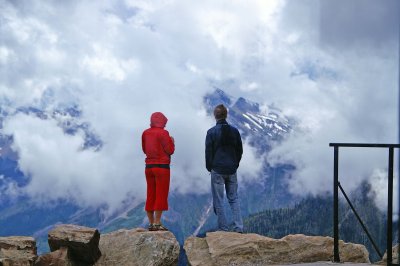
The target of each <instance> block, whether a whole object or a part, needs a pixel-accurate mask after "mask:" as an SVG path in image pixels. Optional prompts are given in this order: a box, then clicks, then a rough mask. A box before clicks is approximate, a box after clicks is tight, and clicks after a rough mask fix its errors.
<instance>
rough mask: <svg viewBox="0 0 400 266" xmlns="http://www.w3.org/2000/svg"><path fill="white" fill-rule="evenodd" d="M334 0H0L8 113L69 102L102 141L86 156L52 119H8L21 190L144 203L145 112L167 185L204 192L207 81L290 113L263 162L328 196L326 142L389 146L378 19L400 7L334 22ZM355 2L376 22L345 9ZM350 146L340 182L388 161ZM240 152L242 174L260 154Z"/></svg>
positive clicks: (1, 72)
mask: <svg viewBox="0 0 400 266" xmlns="http://www.w3.org/2000/svg"><path fill="white" fill-rule="evenodd" d="M327 2H329V3H328V4H327ZM334 2H335V1H318V0H303V1H283V0H282V1H278V0H276V1H272V0H271V1H262V0H260V1H252V2H251V3H250V2H248V1H244V0H243V1H228V0H221V1H211V0H210V1H201V2H196V1H174V0H168V1H167V0H160V1H151V2H149V1H138V0H126V1H124V2H122V1H119V2H118V3H115V2H112V1H101V2H86V1H83V2H82V1H68V2H42V1H40V2H38V1H35V2H31V1H6V0H0V10H1V11H0V20H1V21H2V23H1V24H0V36H1V37H0V42H1V43H0V67H1V69H0V76H1V78H0V100H2V101H4V102H7V104H8V105H9V107H10V110H13V109H15V108H17V107H20V106H29V105H34V106H40V107H41V108H44V109H45V110H47V111H49V112H51V111H52V109H53V108H55V107H57V106H59V105H68V104H71V103H77V104H78V105H79V107H80V108H81V109H82V116H83V117H82V118H81V119H82V120H83V121H87V122H89V123H90V126H91V129H92V130H93V131H94V132H95V133H96V134H97V135H98V136H99V137H100V138H101V139H102V140H103V142H104V146H103V148H102V149H101V150H100V151H98V152H95V151H92V150H82V149H80V147H81V145H82V143H83V137H82V135H80V134H77V135H76V136H69V135H66V134H64V133H63V132H62V131H61V129H60V128H58V126H57V124H56V123H55V122H54V121H51V120H50V121H41V120H39V119H37V118H35V117H32V116H29V115H14V116H10V117H9V119H8V120H7V121H6V122H5V127H4V130H3V131H4V132H5V133H8V134H13V135H14V137H15V143H14V148H15V149H16V150H18V151H19V153H20V160H19V163H20V166H21V169H22V170H23V171H24V172H25V173H26V174H29V175H31V177H32V181H31V182H30V184H29V185H28V186H27V187H26V188H24V189H23V191H22V192H24V193H27V194H28V195H31V196H33V197H35V198H38V199H42V200H46V198H49V199H56V198H57V197H61V198H68V199H71V200H73V201H76V202H78V203H80V204H82V205H96V204H102V203H107V204H109V205H110V206H111V207H116V206H118V204H119V203H120V202H121V201H123V200H124V198H126V197H127V195H134V196H135V197H137V198H143V197H144V194H145V193H144V187H145V183H144V177H143V160H144V156H143V154H142V151H141V147H140V136H141V133H142V131H143V130H144V129H145V128H146V127H148V125H149V117H150V115H151V113H152V112H155V111H162V112H164V113H165V115H166V116H167V117H168V118H169V122H168V124H167V129H168V130H169V131H170V134H171V135H173V136H174V137H175V139H176V145H177V150H176V154H175V155H174V156H173V163H172V165H173V166H172V167H173V168H172V169H173V170H172V173H173V174H172V183H171V185H172V188H173V189H176V190H177V191H180V192H187V191H191V192H193V191H199V192H206V191H208V186H209V177H208V175H207V172H206V171H205V169H204V147H203V145H204V137H205V133H206V130H207V129H208V128H209V127H210V126H212V125H213V123H214V121H213V120H212V119H211V118H210V117H207V116H206V115H205V112H204V110H203V107H202V97H203V96H204V94H205V93H206V92H209V91H210V90H212V87H213V85H216V86H219V87H221V88H223V89H225V90H227V91H228V92H229V94H232V95H235V96H237V97H238V96H244V97H246V98H249V99H252V100H254V101H257V102H260V103H261V104H263V105H265V106H266V105H268V104H271V103H273V104H275V105H276V106H278V107H280V108H281V109H282V110H283V112H284V113H285V114H287V115H289V116H291V117H294V118H295V119H296V120H297V121H298V124H297V125H298V127H297V128H296V132H295V133H294V134H293V135H292V136H290V137H289V138H288V139H287V140H286V141H285V142H283V143H282V144H281V145H278V146H276V147H275V148H274V150H273V151H272V153H271V154H270V155H269V157H268V158H267V159H268V160H269V161H270V162H271V163H281V162H291V163H293V164H294V165H295V166H296V169H297V170H296V171H295V172H294V174H293V177H292V179H291V182H290V183H289V185H290V188H291V190H292V192H293V193H297V194H304V193H312V194H318V193H323V192H325V191H330V189H331V183H332V164H333V156H332V154H333V151H332V149H331V148H329V147H328V143H329V142H339V141H342V142H350V141H352V142H353V141H354V142H397V127H398V125H397V122H393V121H397V98H396V97H397V83H396V82H397V63H398V61H397V59H396V58H397V48H396V47H397V39H396V38H397V37H393V36H392V35H393V33H394V32H396V27H394V29H393V27H392V26H391V27H386V26H387V24H386V22H385V21H384V20H383V19H379V18H383V17H384V16H386V17H389V18H391V19H389V20H388V21H392V22H393V20H395V19H396V18H397V15H398V14H397V13H396V14H395V13H393V12H392V11H391V10H392V9H394V8H393V6H394V7H396V6H397V7H398V4H396V1H389V0H388V1H385V3H386V5H383V6H384V7H381V8H380V9H379V10H378V11H379V12H378V11H376V4H374V3H373V1H363V2H362V4H361V3H359V2H358V4H348V3H346V2H345V1H343V2H341V5H340V8H342V7H343V6H346V5H347V7H348V8H350V10H349V9H345V10H346V12H342V13H340V16H341V17H343V18H342V20H341V21H342V22H340V23H342V24H340V25H339V24H335V21H337V20H334V19H332V18H333V17H336V16H337V14H336V13H335V12H336V11H337V9H335V8H334V7H333V6H331V4H332V3H334ZM356 2H357V1H356ZM357 8H362V14H367V11H370V12H371V13H372V14H374V16H372V17H371V18H370V17H369V16H362V17H361V18H360V19H359V20H357V17H356V16H354V18H353V17H351V16H349V14H353V13H352V12H356V11H357ZM368 8H370V9H371V10H368ZM368 14H369V13H368ZM338 23H339V22H338ZM343 23H345V24H343ZM363 23H364V24H366V25H370V27H372V26H375V28H376V29H385V32H382V31H379V33H374V32H370V31H368V30H366V29H365V28H364V27H361V26H360V25H363ZM387 23H389V22H387ZM349 25H356V26H354V27H350V26H349ZM357 25H358V26H357ZM345 26H349V27H345ZM339 28H340V29H341V30H338V29H339ZM377 39H379V40H378V41H377ZM4 66H7V67H4ZM47 142H48V145H47V146H46V144H47ZM32 153H34V154H33V155H32ZM350 153H351V152H350ZM350 153H349V155H346V154H344V156H347V157H346V159H347V160H346V161H345V162H344V163H343V169H344V171H345V175H349V176H350V177H349V178H346V179H345V180H343V183H344V185H346V186H348V187H349V188H350V189H354V188H355V187H356V186H357V185H358V184H359V182H360V181H361V180H362V179H366V178H369V176H371V174H370V173H372V172H373V171H372V170H371V169H375V168H377V169H382V168H384V167H385V165H386V161H385V159H386V157H385V156H383V157H384V158H381V157H382V156H381V155H380V154H378V155H377V153H375V152H372V153H371V154H367V153H366V152H364V151H361V152H357V151H355V152H354V153H353V154H350ZM378 153H379V152H378ZM244 156H245V157H244V161H243V164H242V166H241V169H240V173H241V174H242V177H248V178H249V180H254V178H256V177H257V171H258V170H259V169H260V167H261V165H260V162H261V160H259V159H257V158H256V157H255V155H254V153H253V152H252V149H251V148H250V147H249V146H247V145H246V146H245V155H244ZM360 158H361V159H360ZM262 160H263V159H262ZM366 162H367V163H366ZM372 162H374V163H372ZM375 162H376V165H375ZM66 164H67V165H70V166H71V167H70V168H68V169H66V167H65V166H66ZM366 165H368V167H366ZM382 165H383V166H382ZM60 169H66V170H65V171H60ZM250 177H251V178H250ZM45 184H46V185H45ZM13 191H15V190H13Z"/></svg>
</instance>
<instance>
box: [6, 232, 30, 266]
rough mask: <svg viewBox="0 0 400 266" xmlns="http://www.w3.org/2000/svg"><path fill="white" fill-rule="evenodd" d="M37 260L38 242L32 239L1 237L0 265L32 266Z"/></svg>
mask: <svg viewBox="0 0 400 266" xmlns="http://www.w3.org/2000/svg"><path fill="white" fill-rule="evenodd" d="M36 258H37V250H36V241H35V239H33V238H32V237H24V236H10V237H0V265H2V266H31V265H33V263H34V262H35V260H36Z"/></svg>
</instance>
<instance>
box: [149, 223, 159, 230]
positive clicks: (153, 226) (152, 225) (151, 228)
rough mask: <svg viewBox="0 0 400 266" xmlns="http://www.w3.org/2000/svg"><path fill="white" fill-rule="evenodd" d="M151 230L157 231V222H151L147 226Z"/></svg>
mask: <svg viewBox="0 0 400 266" xmlns="http://www.w3.org/2000/svg"><path fill="white" fill-rule="evenodd" d="M147 229H148V230H149V231H157V228H156V226H155V224H150V225H149V227H148V228H147Z"/></svg>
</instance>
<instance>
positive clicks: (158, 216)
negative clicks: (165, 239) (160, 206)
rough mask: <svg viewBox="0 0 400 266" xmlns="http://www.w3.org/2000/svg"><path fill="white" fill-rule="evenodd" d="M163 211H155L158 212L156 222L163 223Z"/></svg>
mask: <svg viewBox="0 0 400 266" xmlns="http://www.w3.org/2000/svg"><path fill="white" fill-rule="evenodd" d="M162 212H163V211H155V213H156V215H155V216H156V217H155V221H154V223H155V224H161V215H162Z"/></svg>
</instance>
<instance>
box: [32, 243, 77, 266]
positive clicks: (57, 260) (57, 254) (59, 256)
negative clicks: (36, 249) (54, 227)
mask: <svg viewBox="0 0 400 266" xmlns="http://www.w3.org/2000/svg"><path fill="white" fill-rule="evenodd" d="M49 265H51V266H74V263H73V261H71V259H70V258H69V254H68V248H67V247H61V248H60V249H58V250H56V251H53V252H51V253H47V254H44V255H41V256H39V258H38V259H37V260H36V262H35V266H49Z"/></svg>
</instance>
